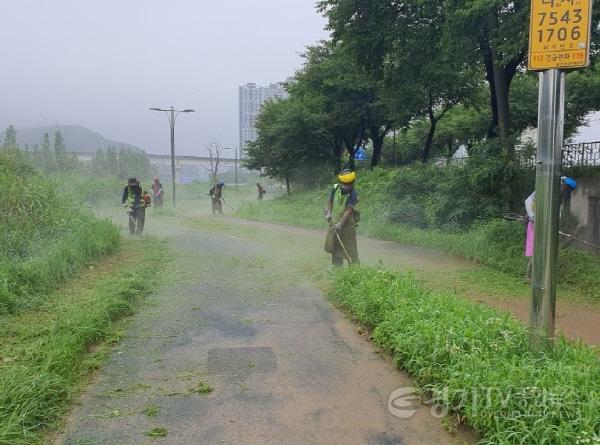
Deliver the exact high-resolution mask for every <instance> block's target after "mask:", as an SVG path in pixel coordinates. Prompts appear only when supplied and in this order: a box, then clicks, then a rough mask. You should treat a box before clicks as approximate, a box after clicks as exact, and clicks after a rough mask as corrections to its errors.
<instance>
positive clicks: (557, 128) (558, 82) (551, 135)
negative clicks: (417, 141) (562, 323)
mask: <svg viewBox="0 0 600 445" xmlns="http://www.w3.org/2000/svg"><path fill="white" fill-rule="evenodd" d="M539 83H540V94H539V108H538V148H537V163H536V182H535V242H534V255H533V275H532V289H531V313H530V327H531V335H530V345H531V348H532V349H534V350H543V349H550V348H551V347H552V345H553V343H554V329H555V326H554V323H555V321H554V320H555V314H556V262H557V258H558V223H559V213H560V176H561V167H562V166H561V160H562V156H561V154H562V145H563V127H564V108H565V72H564V71H562V70H557V69H551V70H547V71H543V72H541V73H539Z"/></svg>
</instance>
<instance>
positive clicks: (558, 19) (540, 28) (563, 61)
mask: <svg viewBox="0 0 600 445" xmlns="http://www.w3.org/2000/svg"><path fill="white" fill-rule="evenodd" d="M591 19H592V0H531V24H530V27H529V69H530V70H548V69H567V68H583V67H586V66H588V65H589V48H590V28H591Z"/></svg>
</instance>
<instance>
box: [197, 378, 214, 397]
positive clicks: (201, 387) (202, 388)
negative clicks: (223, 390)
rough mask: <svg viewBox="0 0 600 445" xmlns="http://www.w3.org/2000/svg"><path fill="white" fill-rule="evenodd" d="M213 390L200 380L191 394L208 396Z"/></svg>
mask: <svg viewBox="0 0 600 445" xmlns="http://www.w3.org/2000/svg"><path fill="white" fill-rule="evenodd" d="M213 390H214V388H213V387H212V386H210V385H209V384H208V383H207V382H205V381H204V380H200V382H199V383H198V386H196V387H195V388H194V389H193V390H192V392H194V393H196V394H210V393H211V392H213Z"/></svg>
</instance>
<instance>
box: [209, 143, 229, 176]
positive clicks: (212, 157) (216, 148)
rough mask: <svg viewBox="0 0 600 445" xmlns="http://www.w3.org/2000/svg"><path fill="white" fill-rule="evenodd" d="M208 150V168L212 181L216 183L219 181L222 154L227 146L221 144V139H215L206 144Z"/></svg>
mask: <svg viewBox="0 0 600 445" xmlns="http://www.w3.org/2000/svg"><path fill="white" fill-rule="evenodd" d="M205 148H206V151H208V158H209V164H210V165H209V167H208V168H207V169H206V170H207V172H208V174H209V175H210V178H211V181H212V182H213V183H216V182H217V181H218V179H219V178H218V177H219V172H220V171H221V155H222V154H223V150H225V147H223V146H221V144H220V143H219V141H217V140H216V139H213V140H212V141H210V142H209V143H208V144H206V145H205Z"/></svg>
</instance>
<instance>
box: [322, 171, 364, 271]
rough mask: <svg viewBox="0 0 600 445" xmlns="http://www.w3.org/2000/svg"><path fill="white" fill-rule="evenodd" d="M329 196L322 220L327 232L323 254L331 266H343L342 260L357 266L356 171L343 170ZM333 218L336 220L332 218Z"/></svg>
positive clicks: (357, 217) (357, 212) (357, 216)
mask: <svg viewBox="0 0 600 445" xmlns="http://www.w3.org/2000/svg"><path fill="white" fill-rule="evenodd" d="M338 181H339V182H338V183H337V184H335V185H334V186H333V187H332V189H331V193H330V194H329V201H328V202H327V207H326V209H325V219H326V220H327V222H328V223H329V228H330V229H329V232H328V233H327V237H326V239H325V251H326V252H328V253H331V262H332V264H333V265H334V266H338V267H341V266H343V265H344V259H346V261H348V263H349V264H358V263H359V260H358V249H357V247H356V226H357V224H358V221H359V219H360V213H359V211H358V210H357V209H356V206H357V204H358V193H356V189H355V188H354V182H355V181H356V172H354V171H352V170H343V171H342V172H341V173H340V174H339V175H338ZM336 215H337V218H338V221H337V222H335V220H334V217H335V216H336Z"/></svg>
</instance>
